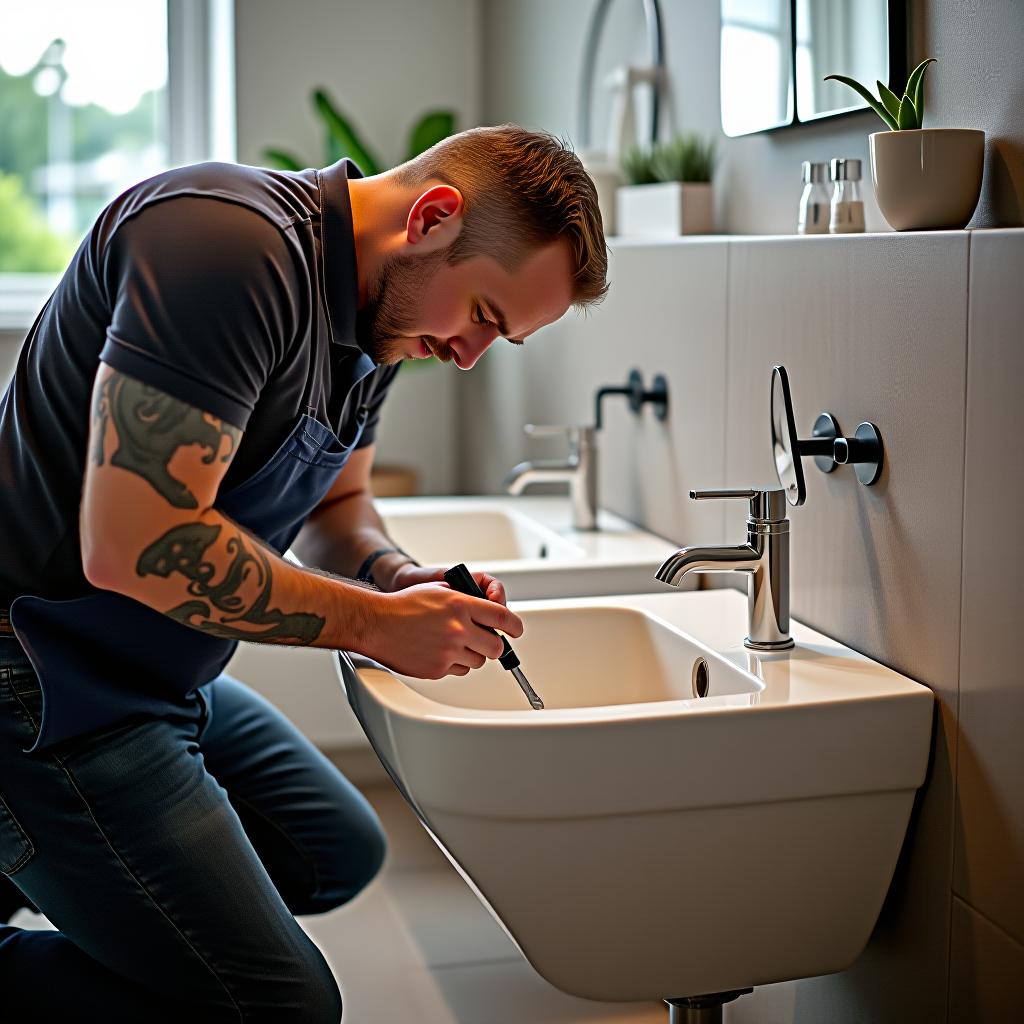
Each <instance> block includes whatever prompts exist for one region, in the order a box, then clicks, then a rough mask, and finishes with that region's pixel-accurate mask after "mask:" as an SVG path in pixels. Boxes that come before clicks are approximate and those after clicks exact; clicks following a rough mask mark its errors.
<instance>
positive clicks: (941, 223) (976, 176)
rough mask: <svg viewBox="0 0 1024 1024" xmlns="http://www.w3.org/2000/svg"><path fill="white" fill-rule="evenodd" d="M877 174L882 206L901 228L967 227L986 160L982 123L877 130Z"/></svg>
mask: <svg viewBox="0 0 1024 1024" xmlns="http://www.w3.org/2000/svg"><path fill="white" fill-rule="evenodd" d="M870 143H871V180H872V181H873V183H874V186H875V197H876V198H877V199H878V208H879V209H880V210H881V211H882V216H883V217H885V219H886V220H887V221H888V222H889V224H890V226H891V227H893V228H895V229H896V230H897V231H918V230H926V229H929V228H962V227H964V226H965V225H966V224H967V222H968V221H969V220H970V219H971V216H972V214H973V213H974V208H975V206H977V205H978V196H979V195H981V175H982V169H983V167H984V163H985V133H984V132H983V131H980V130H978V129H976V128H917V129H913V130H910V131H897V132H892V131H889V132H875V133H874V134H873V135H872V136H871V138H870Z"/></svg>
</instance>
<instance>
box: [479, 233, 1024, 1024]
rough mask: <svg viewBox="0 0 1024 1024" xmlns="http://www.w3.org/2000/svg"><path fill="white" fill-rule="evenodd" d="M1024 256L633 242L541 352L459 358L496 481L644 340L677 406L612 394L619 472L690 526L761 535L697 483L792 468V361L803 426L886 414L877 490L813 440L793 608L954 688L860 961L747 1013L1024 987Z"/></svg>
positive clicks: (976, 1010)
mask: <svg viewBox="0 0 1024 1024" xmlns="http://www.w3.org/2000/svg"><path fill="white" fill-rule="evenodd" d="M1022 267H1024V231H1006V232H987V233H985V232H975V233H970V234H969V233H965V232H933V233H919V234H899V235H897V234H886V235H866V236H859V237H844V238H795V237H789V238H754V239H738V238H737V239H730V240H725V239H722V240H717V241H695V242H683V243H673V244H665V245H657V246H651V245H647V246H643V245H625V244H622V243H621V242H620V243H618V244H616V245H615V246H614V255H613V261H612V282H613V283H612V290H611V293H610V295H609V298H608V301H607V303H606V304H605V306H604V307H603V308H601V309H599V310H598V311H596V312H595V313H593V314H592V315H591V316H590V317H589V318H588V320H587V321H586V322H584V321H580V320H576V321H573V320H572V319H571V317H570V318H569V319H567V320H566V322H565V323H563V324H560V325H556V326H555V327H553V328H551V329H549V330H547V331H545V332H543V333H542V334H541V335H539V336H538V338H537V339H536V341H535V343H534V344H531V345H527V346H526V348H525V349H524V350H523V351H521V352H520V351H515V352H509V351H502V350H496V351H495V352H494V353H493V354H489V355H488V358H487V359H486V360H484V361H483V362H482V363H481V365H480V367H479V368H478V370H477V371H475V372H474V373H473V374H470V375H466V377H465V379H464V380H461V381H460V386H461V387H463V389H464V394H463V406H462V412H463V415H464V416H468V417H470V418H471V419H475V418H478V417H479V418H481V422H487V423H488V425H489V426H488V431H487V433H486V434H483V433H482V432H481V431H475V432H473V434H472V441H469V440H467V442H466V451H465V458H464V460H463V468H464V471H465V473H466V476H465V478H464V480H463V485H464V487H465V489H467V490H469V491H478V490H486V489H488V488H491V487H493V486H494V484H495V483H496V482H497V480H499V479H500V477H501V475H502V473H503V472H504V470H505V469H507V468H508V466H510V465H512V464H513V463H514V462H515V461H517V460H518V459H520V458H524V457H527V454H528V453H532V454H537V452H535V451H534V449H533V445H532V442H526V441H525V440H524V439H523V438H522V437H521V435H520V433H519V428H520V424H521V422H522V420H523V419H524V418H525V419H533V420H535V421H538V422H546V421H564V420H566V419H568V420H571V421H585V422H589V421H590V419H591V418H592V415H593V412H592V396H593V392H594V390H595V389H596V387H597V386H599V385H600V384H605V383H617V382H620V381H621V380H623V379H624V378H625V375H626V372H627V371H628V370H629V368H630V367H631V366H634V365H635V366H638V367H640V368H641V369H642V370H643V371H644V373H645V376H647V378H648V379H649V378H650V376H651V375H652V374H653V373H655V372H663V373H665V374H666V375H667V376H668V378H669V386H670V393H671V414H670V417H669V421H668V422H667V423H666V424H660V423H657V422H656V421H655V420H654V418H653V417H652V416H651V415H650V410H646V411H645V414H644V415H643V416H642V417H641V418H639V419H637V418H635V417H633V416H632V415H631V414H630V413H628V412H627V411H626V409H625V407H624V403H620V404H619V405H618V406H613V405H609V406H608V414H607V416H606V429H605V430H604V431H603V433H602V435H601V436H600V442H599V443H600V446H601V458H600V472H601V482H600V493H601V500H602V503H603V504H605V505H607V506H609V507H611V508H613V509H614V510H615V511H618V512H620V513H622V514H625V515H627V516H630V517H632V518H634V519H636V520H638V521H640V522H642V523H643V524H644V525H646V526H647V527H649V528H651V529H654V530H655V531H656V532H659V533H662V534H664V535H665V536H668V537H671V538H672V539H674V540H677V541H679V542H681V543H694V542H699V541H719V540H725V539H729V540H738V539H740V538H741V537H742V535H743V534H742V531H743V517H744V509H743V507H730V508H728V509H725V508H723V507H721V506H716V504H706V503H702V504H699V505H698V504H695V503H693V502H688V501H687V500H686V498H685V493H686V491H687V489H689V488H691V487H702V486H718V485H724V486H729V487H747V486H750V485H752V484H772V483H773V480H774V472H773V465H772V461H771V455H770V445H769V425H768V409H769V393H770V386H769V383H770V371H771V366H772V365H773V364H774V363H776V362H782V363H785V364H786V365H787V367H788V369H789V371H790V377H791V381H792V385H793V391H794V402H795V405H796V411H797V418H798V426H799V427H800V428H801V431H802V432H803V433H805V434H809V432H810V426H811V424H812V423H813V421H814V419H815V417H816V415H817V414H818V412H819V411H822V410H826V409H827V410H829V411H831V412H832V413H833V414H834V415H835V416H836V417H837V418H838V420H839V424H840V427H841V428H843V429H844V430H847V431H851V432H852V430H853V429H854V427H855V426H856V425H857V423H859V422H860V421H861V420H872V421H873V422H875V423H876V424H877V425H878V426H879V428H880V430H881V433H882V437H883V440H884V443H885V449H886V466H885V469H884V471H883V474H882V477H881V479H880V480H879V482H878V483H877V484H876V485H875V486H874V487H872V488H870V489H869V488H865V487H863V486H861V485H860V484H858V483H857V481H856V479H855V477H854V474H853V472H852V470H851V469H849V468H846V469H840V470H838V471H836V472H835V473H833V474H832V475H830V476H824V475H823V474H821V473H819V472H818V471H817V470H816V469H815V468H814V467H813V465H812V464H811V463H810V462H808V463H806V464H805V470H806V474H807V484H808V500H807V504H806V505H805V506H804V507H803V508H800V509H794V510H792V513H791V519H792V523H793V527H792V529H793V541H792V570H793V574H792V604H793V614H794V616H795V617H796V618H798V619H801V620H803V621H805V622H808V623H810V624H811V625H813V626H815V627H816V628H818V629H820V630H822V631H823V632H824V633H826V634H829V635H832V636H835V637H837V638H838V639H840V640H842V641H844V642H845V643H847V644H849V645H850V646H851V647H853V648H855V649H857V650H860V651H863V652H864V653H866V654H868V655H869V656H871V657H873V658H876V659H878V660H879V661H882V662H884V663H885V664H888V665H891V666H892V667H894V668H896V669H897V670H899V671H901V672H903V673H905V674H907V675H909V676H911V677H913V678H915V679H918V680H920V681H921V682H923V683H925V684H927V685H928V686H930V687H931V688H932V689H933V690H934V691H935V693H936V696H937V697H938V704H937V715H936V728H935V732H934V742H933V750H932V759H931V765H930V769H929V774H928V781H927V783H926V786H925V788H924V789H923V790H922V792H921V794H920V796H919V799H918V802H917V805H916V807H915V811H914V817H913V820H912V822H911V827H910V832H909V835H908V839H907V842H906V844H905V847H904V851H903V855H902V857H901V860H900V863H899V865H898V867H897V871H896V875H895V878H894V880H893V884H892V887H891V890H890V893H889V898H888V900H887V902H886V905H885V907H884V908H883V911H882V916H881V919H880V921H879V924H878V927H877V928H876V930H875V934H874V936H873V938H872V941H871V943H870V945H869V947H868V949H867V951H866V952H865V953H864V955H863V956H862V957H861V958H860V960H859V961H858V962H857V963H856V964H855V965H854V966H853V967H852V968H850V969H849V970H848V971H845V972H843V973H841V974H839V975H834V976H831V977H827V978H819V979H810V980H806V981H801V982H797V983H792V984H790V985H787V986H782V987H780V988H781V991H780V990H776V991H770V990H761V991H759V992H757V993H755V994H754V995H753V996H749V997H745V998H744V999H742V1000H739V1001H738V1002H737V1003H735V1004H732V1006H730V1007H729V1008H727V1011H726V1019H727V1020H728V1021H731V1022H732V1024H753V1022H754V1021H758V1022H761V1021H765V1020H771V1021H772V1022H773V1024H775V1022H778V1024H789V1022H799V1024H810V1022H817V1021H822V1020H828V1021H830V1022H835V1024H843V1022H850V1024H853V1022H855V1021H857V1022H860V1021H871V1022H886V1021H892V1022H894V1024H895V1022H900V1024H907V1022H916V1021H920V1022H922V1024H926V1022H927V1024H931V1022H940V1021H946V1020H947V1019H948V1021H949V1022H950V1024H961V1022H964V1024H966V1022H972V1024H973V1022H978V1024H988V1021H992V1022H995V1021H1002V1020H1005V1019H1009V1017H1008V1016H1007V1014H1009V1012H1010V1009H1011V1008H1014V1009H1015V1004H1013V1003H1011V1002H1010V995H1011V989H1010V986H1009V984H1008V981H1009V975H1008V974H1005V972H1006V971H1007V970H1008V968H1009V965H1011V964H1016V965H1017V966H1018V973H1019V970H1020V969H1024V945H1021V940H1022V938H1024V903H1022V897H1021V887H1020V878H1021V874H1022V872H1021V868H1022V866H1024V854H1022V849H1024V797H1022V795H1021V789H1020V785H1019V784H1020V781H1021V779H1022V778H1024V754H1022V753H1021V750H1022V749H1024V744H1021V743H1019V742H1018V739H1019V737H1020V735H1022V733H1024V680H1022V679H1021V671H1020V669H1019V667H1018V664H1017V662H1016V661H1015V660H1012V658H1011V653H1012V652H1011V644H1012V642H1013V640H1014V639H1015V638H1016V637H1015V629H1014V624H1016V628H1018V629H1019V627H1020V621H1021V599H1020V596H1019V579H1020V576H1021V572H1020V569H1021V568H1022V566H1021V563H1022V561H1024V559H1022V556H1021V555H1020V554H1019V553H1017V552H1015V551H1014V550H1013V549H1012V543H1013V541H1014V538H1015V536H1016V533H1017V530H1016V527H1015V518H1014V517H1015V515H1016V510H1017V509H1018V508H1019V506H1020V504H1021V500H1020V499H1021V498H1022V497H1024V494H1022V482H1021V481H1022V473H1021V470H1022V468H1024V464H1022V461H1021V457H1020V454H1019V451H1018V450H1017V448H1016V445H1015V440H1014V433H1013V431H1014V428H1015V425H1016V424H1015V422H1014V419H1013V414H1014V411H1015V407H1016V404H1017V401H1018V400H1016V390H1017V389H1018V387H1019V381H1020V379H1021V377H1022V370H1024V362H1022V360H1024V356H1022V354H1021V352H1022V348H1021V341H1022V338H1021V333H1022V324H1024V297H1022V294H1021V288H1020V280H1021V276H1020V275H1021V268H1022ZM969 281H970V295H969V294H968V282H969ZM1014 282H1016V283H1014ZM969 326H970V345H968V327H969ZM1015 370H1016V373H1014V371H1015ZM485 416H486V417H488V419H487V420H486V421H484V420H483V417H485ZM464 425H465V421H464ZM965 430H966V447H967V450H966V472H967V480H968V485H967V494H966V500H965V490H964V473H965ZM463 436H464V437H466V438H469V437H470V435H469V434H468V433H467V432H466V431H465V430H464V431H463ZM542 454H551V451H550V450H549V451H547V452H543V453H542ZM1015 498H1016V499H1017V500H1016V501H1015V500H1014V499H1015ZM965 522H966V530H965ZM965 536H966V544H965V542H964V538H965ZM1014 565H1015V566H1016V567H1017V569H1018V571H1017V572H1016V573H1014V572H1013V566H1014ZM962 574H963V582H964V586H963V587H962V586H961V576H962ZM961 600H962V601H963V609H962V610H961ZM961 614H963V624H964V625H963V644H961ZM958 709H959V711H960V713H961V717H960V721H959V725H958ZM958 728H959V731H960V736H961V746H962V749H963V755H962V758H961V765H960V777H959V790H957V788H956V787H957V774H956V752H957V739H958ZM955 794H957V796H956V802H957V806H958V809H959V813H958V820H959V828H958V829H957V830H956V844H955V849H954V821H955V820H957V815H956V814H955V811H954V799H955ZM954 862H955V875H954ZM968 903H970V904H972V905H973V906H969V905H968ZM954 904H955V906H954ZM951 918H952V940H951V935H950V929H951V924H950V922H951ZM784 926H785V925H784V922H780V928H782V927H784ZM951 941H952V944H953V949H954V951H955V952H956V954H957V955H956V956H955V958H954V960H953V963H952V974H951V981H952V987H951V991H950V984H949V979H950V966H951V965H950V955H949V951H950V943H951ZM1000 972H1003V974H1001V973H1000ZM1004 975H1005V976H1004ZM1000 978H1003V982H1002V988H1000V987H999V985H1000ZM950 1005H951V1006H952V1007H953V1008H954V1009H953V1011H951V1012H949V1013H948V1016H947V1012H948V1011H947V1007H948V1006H950ZM965 1006H967V1007H970V1010H969V1013H968V1012H967V1011H965V1010H963V1007H965ZM986 1014H987V1015H986ZM1000 1014H1003V1015H1002V1016H1001V1015H1000Z"/></svg>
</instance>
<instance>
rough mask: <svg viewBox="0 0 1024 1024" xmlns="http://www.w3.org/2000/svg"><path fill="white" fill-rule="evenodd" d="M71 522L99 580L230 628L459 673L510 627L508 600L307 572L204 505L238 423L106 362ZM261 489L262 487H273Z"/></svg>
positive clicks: (198, 623) (416, 668)
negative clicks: (75, 519)
mask: <svg viewBox="0 0 1024 1024" xmlns="http://www.w3.org/2000/svg"><path fill="white" fill-rule="evenodd" d="M92 402H93V404H92V416H91V424H90V440H89V457H88V459H87V464H86V471H85V480H84V486H83V492H82V506H81V516H80V522H79V531H80V536H81V543H82V563H83V567H84V570H85V573H86V576H87V578H88V579H89V580H90V582H92V583H93V584H94V585H95V586H98V587H102V588H104V589H108V590H115V591H118V592H119V593H122V594H125V595H126V596H128V597H131V598H133V599H135V600H137V601H140V602H142V603H143V604H146V605H148V606H149V607H151V608H155V609H156V610H158V611H160V612H162V613H163V614H165V615H168V616H169V617H171V618H173V619H175V620H177V621H178V622H180V623H182V624H183V625H186V626H189V627H191V628H193V629H197V630H200V631H201V632H204V633H209V634H211V635H214V636H218V637H222V638H225V639H231V640H251V641H257V642H263V643H279V644H290V645H296V646H300V645H301V646H315V647H327V648H343V649H347V650H353V651H358V652H361V653H363V654H367V655H369V656H370V657H373V658H376V659H377V660H378V661H381V662H382V663H384V664H386V665H388V666H390V667H392V668H395V669H396V670H398V671H400V672H404V673H407V674H409V675H416V676H421V677H423V678H439V677H440V676H443V675H447V674H456V675H464V674H465V673H466V672H468V671H469V669H470V668H476V667H479V665H481V664H483V662H484V660H485V659H486V658H495V657H497V656H498V655H499V654H500V653H501V643H500V641H498V640H497V639H496V638H495V637H494V636H493V635H492V634H490V633H488V632H486V631H485V630H484V629H482V628H481V626H490V627H492V628H495V629H500V630H502V631H503V632H507V633H509V635H511V636H519V635H520V634H521V632H522V624H521V623H520V621H519V619H518V618H517V617H516V616H515V615H513V614H512V613H511V612H509V611H508V610H507V609H506V608H504V607H502V606H500V605H497V604H494V603H493V602H489V601H481V600H478V599H476V598H467V597H465V596H464V595H462V594H457V593H455V592H453V591H451V590H449V589H448V588H447V587H444V586H440V585H438V584H424V585H421V586H416V587H411V588H409V589H407V590H403V591H402V592H401V593H396V594H384V593H380V592H378V591H375V590H372V589H368V588H365V587H361V586H359V585H357V584H354V583H352V582H350V581H346V580H341V579H337V578H334V577H331V576H328V575H325V574H321V573H316V572H311V571H306V570H303V569H300V568H298V567H297V566H295V565H292V564H291V563H289V562H286V561H285V560H284V559H282V558H280V557H279V556H278V555H277V553H276V552H275V551H273V549H271V548H269V547H268V546H267V545H266V544H264V543H263V542H262V541H261V540H260V539H259V538H256V537H253V536H252V535H251V534H249V533H248V532H247V531H245V530H244V529H243V528H242V527H240V526H239V525H238V524H237V523H234V522H233V521H232V520H230V519H229V518H227V517H226V516H224V515H223V514H222V513H220V512H218V511H217V510H216V509H214V508H213V502H214V499H215V498H216V494H217V488H218V486H219V484H220V481H221V480H222V479H223V477H224V474H225V472H226V471H227V467H228V465H229V464H230V462H231V459H232V457H233V456H234V453H235V451H236V450H237V448H238V444H239V442H240V440H241V437H242V432H241V431H240V430H239V429H238V428H236V427H234V426H232V425H231V424H229V423H226V422H224V421H223V420H220V419H218V418H216V417H214V416H212V415H210V414H208V413H204V412H202V411H200V410H198V409H195V408H194V407H192V406H190V405H188V404H187V403H185V402H181V401H179V400H178V399H176V398H173V397H172V396H170V395H168V394H166V393H164V392H162V391H160V390H159V389H157V388H154V387H151V386H149V385H146V384H142V383H140V382H139V381H137V380H135V379H134V378H132V377H129V376H127V375H125V374H122V373H120V372H118V371H115V370H113V369H112V368H111V367H109V366H107V365H105V364H101V365H100V368H99V370H98V372H97V374H96V381H95V384H94V386H93V397H92ZM269 498H270V496H268V500H269Z"/></svg>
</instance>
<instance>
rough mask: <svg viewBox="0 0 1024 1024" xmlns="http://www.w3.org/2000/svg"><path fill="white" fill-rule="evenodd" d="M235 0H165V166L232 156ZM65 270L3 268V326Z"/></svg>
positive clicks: (17, 324) (13, 327)
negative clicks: (13, 270) (45, 271)
mask: <svg viewBox="0 0 1024 1024" xmlns="http://www.w3.org/2000/svg"><path fill="white" fill-rule="evenodd" d="M234 13H235V4H234V0H167V115H168V116H167V125H168V133H167V155H168V167H180V166H182V165H183V164H190V163H198V162H200V161H202V160H225V161H228V162H233V161H234V159H235V89H234V83H235V66H234V64H235V60H234V59H235V31H234ZM60 278H61V273H53V274H40V273H0V331H18V330H27V329H28V328H29V327H31V325H32V323H33V321H34V320H35V318H36V316H37V315H38V313H39V310H41V309H42V308H43V306H44V305H45V303H46V300H47V299H48V298H49V296H50V294H51V293H52V292H53V289H54V288H55V287H56V285H57V282H58V281H59V280H60Z"/></svg>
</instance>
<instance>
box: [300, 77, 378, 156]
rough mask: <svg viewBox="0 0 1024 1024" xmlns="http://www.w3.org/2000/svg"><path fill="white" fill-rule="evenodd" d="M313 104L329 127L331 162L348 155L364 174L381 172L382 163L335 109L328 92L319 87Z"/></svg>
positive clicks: (328, 139) (328, 140)
mask: <svg viewBox="0 0 1024 1024" xmlns="http://www.w3.org/2000/svg"><path fill="white" fill-rule="evenodd" d="M313 104H314V106H315V107H316V112H317V113H318V114H319V115H320V119H321V120H322V121H323V122H324V124H325V125H326V127H327V154H328V158H329V162H330V163H335V162H336V161H338V160H341V159H343V158H344V157H348V158H349V159H350V160H353V161H354V162H355V163H356V164H357V165H358V167H359V169H360V170H361V171H362V172H363V174H367V175H373V174H380V164H379V163H378V162H377V159H376V158H375V157H374V156H373V154H372V153H371V152H370V151H369V149H367V147H366V146H365V145H364V144H363V141H362V139H360V138H359V135H358V133H357V132H356V130H355V129H354V128H353V127H352V125H351V124H349V122H348V121H347V120H346V119H345V118H344V117H343V116H342V115H341V113H339V111H338V110H336V109H335V107H334V104H333V103H331V101H330V99H329V98H328V96H327V93H325V92H324V90H323V89H317V90H316V91H315V92H314V93H313Z"/></svg>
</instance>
